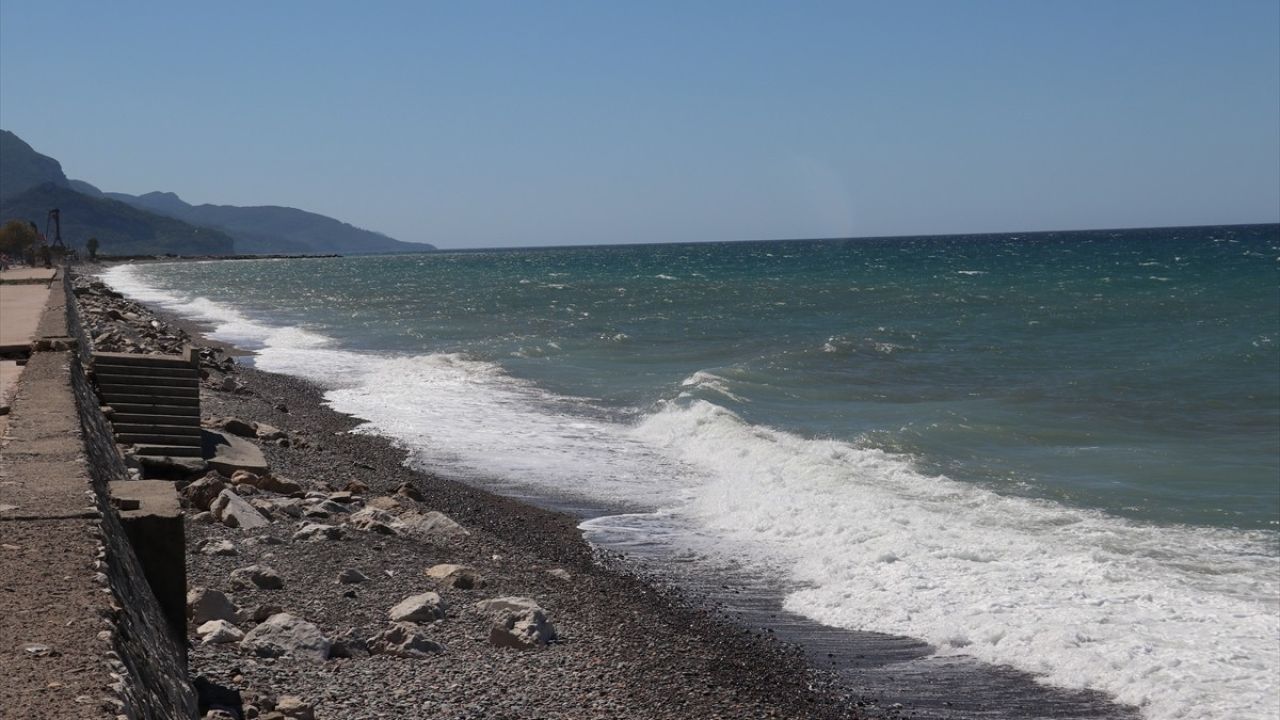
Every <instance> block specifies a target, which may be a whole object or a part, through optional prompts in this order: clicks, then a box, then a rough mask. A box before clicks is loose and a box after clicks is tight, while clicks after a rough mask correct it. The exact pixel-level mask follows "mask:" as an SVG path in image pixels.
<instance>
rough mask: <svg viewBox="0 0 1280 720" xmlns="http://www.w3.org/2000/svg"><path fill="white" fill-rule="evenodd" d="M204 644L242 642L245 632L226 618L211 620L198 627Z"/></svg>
mask: <svg viewBox="0 0 1280 720" xmlns="http://www.w3.org/2000/svg"><path fill="white" fill-rule="evenodd" d="M196 635H199V636H200V643H201V644H202V645H221V644H223V643H231V642H240V641H241V640H243V639H244V632H243V631H242V630H241V629H240V628H238V627H236V626H235V625H232V624H231V623H229V622H227V621H226V620H210V621H209V622H207V623H204V624H202V625H201V626H200V627H198V628H196Z"/></svg>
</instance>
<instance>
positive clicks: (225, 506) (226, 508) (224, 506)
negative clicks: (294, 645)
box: [209, 489, 269, 530]
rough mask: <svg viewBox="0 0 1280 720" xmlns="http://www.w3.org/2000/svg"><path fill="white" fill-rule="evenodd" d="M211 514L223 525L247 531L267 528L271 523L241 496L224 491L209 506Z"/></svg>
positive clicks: (227, 490)
mask: <svg viewBox="0 0 1280 720" xmlns="http://www.w3.org/2000/svg"><path fill="white" fill-rule="evenodd" d="M209 512H211V513H213V516H214V517H215V518H217V519H218V521H219V522H221V523H222V524H223V525H226V526H227V527H233V528H243V529H245V530H253V529H255V528H261V527H266V526H267V525H268V524H269V523H268V522H267V519H266V518H264V517H263V516H262V513H260V512H258V511H257V510H256V509H255V508H254V507H253V506H252V505H250V504H249V502H248V501H247V500H244V499H243V498H241V497H240V496H239V495H236V494H235V493H233V492H231V490H229V489H224V490H223V491H222V492H220V493H218V496H217V497H216V498H214V500H213V502H212V503H211V504H210V505H209Z"/></svg>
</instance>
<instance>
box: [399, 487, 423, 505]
mask: <svg viewBox="0 0 1280 720" xmlns="http://www.w3.org/2000/svg"><path fill="white" fill-rule="evenodd" d="M396 494H397V495H401V496H404V497H407V498H409V499H410V500H416V501H418V502H422V491H420V490H418V488H416V487H414V486H413V483H400V486H399V487H397V488H396Z"/></svg>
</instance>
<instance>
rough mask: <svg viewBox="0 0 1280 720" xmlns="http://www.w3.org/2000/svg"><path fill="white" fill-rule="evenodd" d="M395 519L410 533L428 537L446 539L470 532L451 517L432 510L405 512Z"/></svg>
mask: <svg viewBox="0 0 1280 720" xmlns="http://www.w3.org/2000/svg"><path fill="white" fill-rule="evenodd" d="M397 520H399V521H400V522H401V523H402V524H403V525H404V527H405V528H406V530H407V532H409V533H410V534H412V535H417V536H419V537H424V538H429V539H437V540H448V539H451V538H455V537H460V536H462V535H469V534H470V533H468V532H467V529H466V528H464V527H462V526H461V525H459V524H458V523H456V522H454V520H453V518H451V517H449V516H448V515H445V514H444V513H441V512H436V511H434V510H432V511H430V512H425V513H420V512H407V513H404V514H403V515H401V516H400V517H399V518H397Z"/></svg>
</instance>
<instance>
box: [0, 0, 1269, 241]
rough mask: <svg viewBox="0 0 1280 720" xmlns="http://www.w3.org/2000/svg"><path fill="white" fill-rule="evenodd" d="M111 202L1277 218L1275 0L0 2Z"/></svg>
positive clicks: (365, 213) (624, 236)
mask: <svg viewBox="0 0 1280 720" xmlns="http://www.w3.org/2000/svg"><path fill="white" fill-rule="evenodd" d="M0 127H3V128H5V129H8V130H12V131H14V132H16V133H17V134H18V135H20V136H21V137H22V138H23V139H25V140H27V141H28V142H29V143H31V144H32V145H33V146H34V147H35V148H36V149H37V150H39V151H41V152H44V153H45V154H48V155H52V156H54V157H56V158H58V159H59V160H61V161H62V163H63V166H64V169H65V170H66V171H67V173H68V175H70V176H71V177H74V178H80V179H84V180H88V181H90V182H92V183H94V184H96V185H98V186H99V187H101V188H103V189H105V190H115V191H121V192H130V193H142V192H147V191H150V190H171V191H174V192H177V193H178V194H179V195H181V196H182V197H183V198H184V199H185V200H187V201H188V202H193V203H204V202H211V203H229V204H239V205H252V204H279V205H291V206H295V207H300V208H304V209H308V210H314V211H317V212H322V213H325V214H328V215H333V216H335V217H338V218H341V219H343V220H346V221H349V222H352V223H354V224H356V225H360V226H362V227H367V228H370V229H374V230H379V231H382V232H386V233H388V234H390V235H392V236H393V237H396V238H399V239H402V240H410V241H424V242H431V243H435V244H437V245H439V246H441V247H477V246H506V245H544V244H570V243H572V244H577V243H607V242H668V241H688V240H742V239H764V238H795V237H833V236H868V235H910V234H922V233H962V232H982V231H1017V230H1034V229H1071V228H1090V227H1129V226H1147V225H1184V224H1210V223H1239V222H1276V221H1280V2H1277V1H1276V0H1269V1H1265V2H1250V1H1248V0H1230V1H1226V2H1209V0H1201V1H1199V2H1176V1H1174V0H1158V1H1151V2H1145V1H1141V0H1103V1H1097V2H1094V1H1088V0H1084V1H1078V2H1077V1H1073V2H1050V1H1049V0H1044V1H1038V0H1010V1H1008V2H983V1H974V2H952V1H939V2H889V1H888V0H885V1H883V2H875V3H870V2H867V3H862V2H852V1H849V2H832V3H807V2H777V3H762V2H737V1H734V2H679V3H674V2H673V3H664V2H583V3H558V2H512V3H495V2H475V3H470V2H466V3H449V4H444V3H438V4H437V3H426V2H368V3H356V2H341V3H329V2H283V1H273V2H210V3H190V2H177V3H175V2H59V1H55V0H31V1H26V0H0Z"/></svg>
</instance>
